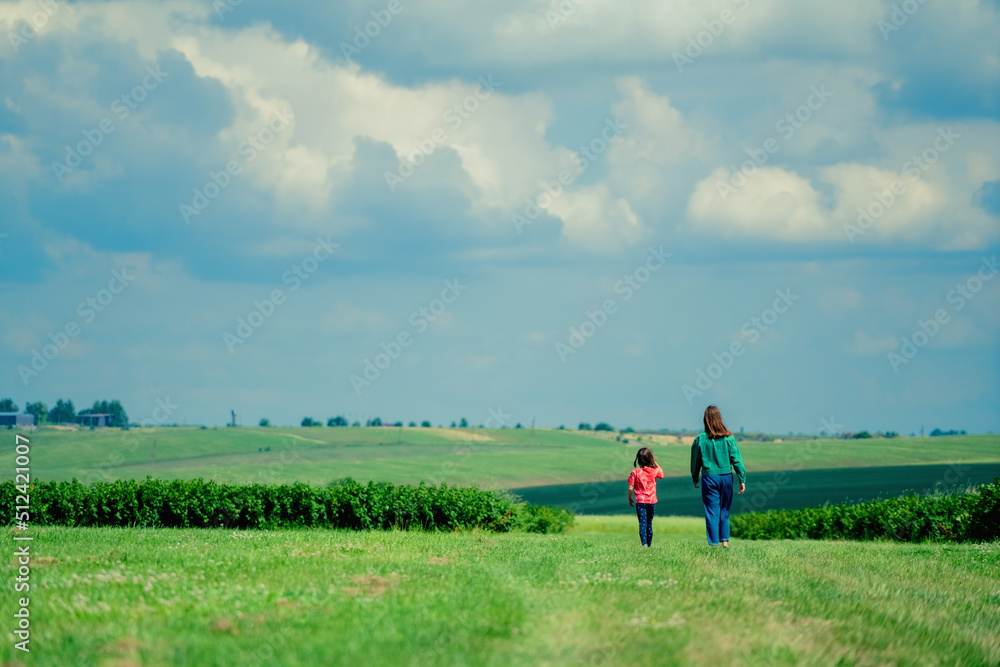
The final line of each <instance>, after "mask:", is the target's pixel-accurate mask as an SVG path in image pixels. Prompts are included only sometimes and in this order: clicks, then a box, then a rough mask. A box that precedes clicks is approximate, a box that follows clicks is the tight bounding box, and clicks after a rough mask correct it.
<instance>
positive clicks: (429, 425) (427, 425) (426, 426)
mask: <svg viewBox="0 0 1000 667" xmlns="http://www.w3.org/2000/svg"><path fill="white" fill-rule="evenodd" d="M430 427H431V423H430V422H429V421H427V420H426V419H425V420H423V421H422V422H420V428H430Z"/></svg>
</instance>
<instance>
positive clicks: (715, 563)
mask: <svg viewBox="0 0 1000 667" xmlns="http://www.w3.org/2000/svg"><path fill="white" fill-rule="evenodd" d="M633 524H634V519H632V518H630V517H580V518H578V520H577V525H576V527H575V528H574V529H572V531H571V532H570V533H568V534H563V535H531V534H525V533H509V534H494V533H484V532H478V531H472V532H456V533H436V532H419V531H416V532H402V531H363V532H352V531H333V530H276V531H233V530H221V529H216V530H196V529H128V528H84V529H67V528H57V527H48V528H32V529H31V531H32V534H33V535H34V541H33V542H32V543H31V545H32V553H33V562H32V573H31V582H32V589H31V606H30V609H31V620H32V643H31V649H32V650H31V654H30V656H26V655H24V654H21V653H20V652H18V651H15V650H13V649H12V646H11V644H12V642H5V643H4V645H3V647H2V648H0V662H3V664H5V665H21V664H24V665H38V666H42V665H58V666H63V665H76V664H85V665H122V666H124V665H136V664H141V665H151V666H152V665H174V664H189V665H205V666H210V665H219V666H222V665H264V664H268V665H269V664H283V665H310V666H311V665H317V664H361V663H373V662H374V663H376V664H380V663H387V664H404V665H438V664H462V665H539V664H560V665H562V664H586V665H619V664H678V665H689V664H691V665H696V664H705V663H709V662H710V663H712V664H722V665H882V664H914V665H916V664H966V665H971V664H996V663H997V661H998V660H1000V544H998V543H992V544H900V543H889V542H860V543H857V542H834V541H767V542H743V541H739V540H736V541H734V542H733V547H732V548H731V549H729V550H721V549H710V548H709V547H707V546H706V545H705V543H704V534H703V523H702V522H701V521H699V520H694V519H681V518H658V519H657V520H656V522H655V528H654V530H655V538H654V542H653V547H652V548H651V549H648V550H645V549H643V548H642V547H641V546H640V545H639V540H638V537H637V536H636V534H635V528H634V525H633ZM10 567H11V566H8V569H9V568H10ZM2 605H3V608H2V609H0V615H2V617H4V618H7V619H10V618H11V615H12V613H13V608H12V605H13V595H12V594H11V595H6V596H3V601H2Z"/></svg>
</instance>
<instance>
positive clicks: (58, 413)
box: [49, 398, 76, 424]
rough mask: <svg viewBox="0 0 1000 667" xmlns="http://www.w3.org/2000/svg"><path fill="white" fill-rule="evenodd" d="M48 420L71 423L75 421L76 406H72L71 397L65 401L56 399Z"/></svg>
mask: <svg viewBox="0 0 1000 667" xmlns="http://www.w3.org/2000/svg"><path fill="white" fill-rule="evenodd" d="M49 421H50V422H51V423H53V424H73V423H75V422H76V408H75V407H74V406H73V401H72V399H67V400H66V402H63V400H62V399H61V398H60V399H59V400H57V401H56V405H55V407H54V408H52V410H51V411H50V412H49Z"/></svg>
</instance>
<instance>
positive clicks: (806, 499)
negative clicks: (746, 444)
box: [513, 463, 1000, 516]
mask: <svg viewBox="0 0 1000 667" xmlns="http://www.w3.org/2000/svg"><path fill="white" fill-rule="evenodd" d="M998 477H1000V463H971V464H968V463H963V464H952V465H947V466H944V465H915V466H893V467H888V468H885V467H866V468H824V469H819V470H817V469H811V470H788V471H780V472H775V471H770V472H751V473H747V491H746V493H745V494H744V495H742V496H740V495H737V496H735V497H734V498H733V507H732V511H733V513H739V512H753V511H765V510H772V509H800V508H803V507H820V506H822V505H823V504H824V503H856V502H860V501H862V500H874V499H876V498H892V497H895V496H900V495H904V494H907V493H918V494H926V493H934V492H943V491H948V490H950V489H953V488H955V487H961V488H964V487H966V486H978V485H980V484H988V483H990V482H992V481H993V480H994V479H996V478H998ZM625 489H626V486H625V484H624V482H623V481H622V480H620V479H619V480H615V481H613V482H588V483H584V484H557V485H553V486H531V487H527V488H523V489H513V491H514V492H515V493H517V494H518V495H520V496H521V497H522V498H524V500H527V501H528V502H530V503H535V504H538V505H556V506H559V507H565V508H566V509H569V510H572V511H573V512H574V513H576V514H632V515H634V514H635V510H633V509H632V508H630V507H629V506H628V502H627V500H626V498H625ZM656 497H657V501H658V502H657V504H656V513H657V514H660V515H662V516H667V515H680V516H698V515H700V514H702V513H703V512H704V509H703V507H702V503H701V491H700V490H699V489H696V488H694V486H693V485H692V484H691V478H690V477H674V478H667V479H665V480H663V481H661V482H658V483H657V485H656Z"/></svg>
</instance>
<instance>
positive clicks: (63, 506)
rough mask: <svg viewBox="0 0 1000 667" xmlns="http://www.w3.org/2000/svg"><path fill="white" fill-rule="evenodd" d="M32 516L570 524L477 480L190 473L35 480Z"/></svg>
mask: <svg viewBox="0 0 1000 667" xmlns="http://www.w3.org/2000/svg"><path fill="white" fill-rule="evenodd" d="M17 494H18V492H17V490H16V487H15V485H14V482H12V481H8V482H3V483H0V508H2V510H0V511H3V512H4V516H6V517H7V518H8V522H9V523H13V520H14V517H15V514H14V511H15V505H21V504H23V500H24V499H23V497H22V498H21V499H20V501H18V500H17V498H16V496H17ZM30 501H31V502H30V507H31V509H30V523H31V524H34V525H61V526H148V527H171V528H175V527H176V528H210V527H219V528H263V529H272V528H291V527H323V528H348V529H354V530H370V529H381V530H386V529H391V528H401V529H415V528H421V529H425V530H447V531H451V530H456V529H468V528H479V529H483V530H490V531H496V532H508V531H511V530H526V531H528V532H538V533H549V532H562V531H563V530H565V528H566V527H567V526H569V525H572V522H573V517H572V515H571V514H569V513H568V512H566V511H565V510H561V509H557V508H551V507H539V506H531V505H526V504H525V503H521V502H517V501H516V500H515V499H513V498H510V497H508V496H506V495H503V494H501V493H496V492H493V491H481V490H479V489H476V488H462V487H449V486H447V485H445V484H441V486H428V485H426V484H424V483H421V484H420V485H419V486H393V485H392V484H376V483H374V482H369V483H368V484H359V483H357V482H354V481H345V482H341V483H337V484H333V485H331V486H329V487H326V488H322V487H314V486H310V485H308V484H302V483H298V482H297V483H295V484H291V485H266V484H248V485H231V484H216V483H215V482H211V481H209V482H206V481H204V480H202V479H200V478H199V479H194V480H159V479H152V478H148V477H147V478H146V479H145V480H143V481H135V480H118V481H115V482H95V483H93V484H91V485H84V484H81V483H80V482H78V481H77V480H76V479H74V480H73V481H71V482H36V483H35V484H34V485H33V486H32V487H31V489H30Z"/></svg>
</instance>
